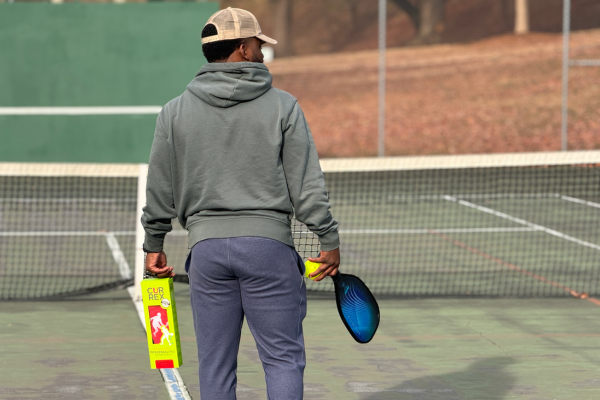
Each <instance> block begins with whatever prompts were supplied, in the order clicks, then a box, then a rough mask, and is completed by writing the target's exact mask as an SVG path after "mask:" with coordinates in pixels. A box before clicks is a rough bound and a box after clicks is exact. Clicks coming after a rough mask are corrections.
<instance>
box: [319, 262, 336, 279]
mask: <svg viewBox="0 0 600 400" xmlns="http://www.w3.org/2000/svg"><path fill="white" fill-rule="evenodd" d="M337 268H338V267H337V266H335V265H328V266H327V268H325V269H324V270H323V272H322V273H321V275H319V276H318V277H317V278H315V281H316V282H319V281H322V280H323V279H325V278H327V277H328V276H329V275H332V273H333V272H334V271H336V270H337Z"/></svg>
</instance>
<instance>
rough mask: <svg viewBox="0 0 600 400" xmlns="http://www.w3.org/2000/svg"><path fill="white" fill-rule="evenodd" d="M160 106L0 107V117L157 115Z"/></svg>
mask: <svg viewBox="0 0 600 400" xmlns="http://www.w3.org/2000/svg"><path fill="white" fill-rule="evenodd" d="M161 109H162V106H119V107H0V115H136V114H158V113H159V112H160V110H161Z"/></svg>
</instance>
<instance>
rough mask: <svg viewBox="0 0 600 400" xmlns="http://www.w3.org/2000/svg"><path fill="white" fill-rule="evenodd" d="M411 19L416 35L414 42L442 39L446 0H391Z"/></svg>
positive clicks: (432, 41)
mask: <svg viewBox="0 0 600 400" xmlns="http://www.w3.org/2000/svg"><path fill="white" fill-rule="evenodd" d="M392 1H393V2H394V4H396V5H397V6H398V7H400V8H401V9H402V10H404V12H405V13H406V14H407V15H408V17H409V18H410V20H411V21H412V23H413V25H414V27H415V31H416V32H417V35H416V37H415V38H414V39H413V41H412V42H413V43H414V44H427V43H437V42H440V41H442V39H443V37H442V33H443V32H444V4H445V2H446V0H392Z"/></svg>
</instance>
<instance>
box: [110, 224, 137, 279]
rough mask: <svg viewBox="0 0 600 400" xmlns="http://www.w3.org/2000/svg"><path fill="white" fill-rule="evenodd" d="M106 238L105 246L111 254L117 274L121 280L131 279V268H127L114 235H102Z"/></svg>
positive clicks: (127, 265) (125, 260) (123, 255)
mask: <svg viewBox="0 0 600 400" xmlns="http://www.w3.org/2000/svg"><path fill="white" fill-rule="evenodd" d="M104 237H105V238H106V244H107V245H108V248H109V249H110V252H111V253H112V256H113V259H114V260H115V263H116V264H117V267H119V273H120V274H121V277H123V279H131V278H132V277H133V273H132V272H131V268H130V267H129V263H128V262H127V259H126V258H125V254H123V250H121V246H119V241H118V240H117V238H116V237H115V235H114V233H112V232H109V233H106V234H104Z"/></svg>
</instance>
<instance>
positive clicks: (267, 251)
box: [187, 237, 306, 400]
mask: <svg viewBox="0 0 600 400" xmlns="http://www.w3.org/2000/svg"><path fill="white" fill-rule="evenodd" d="M303 268H304V267H303V264H302V259H301V258H300V256H299V255H298V253H297V252H296V250H295V249H293V248H291V247H289V246H287V245H285V244H283V243H281V242H278V241H276V240H272V239H267V238H262V237H237V238H227V239H209V240H203V241H201V242H198V243H197V244H196V245H195V246H194V247H193V248H192V252H191V254H190V258H189V265H188V266H187V269H188V274H189V278H190V294H191V303H192V312H193V314H194V327H195V330H196V342H197V344H198V360H199V361H200V368H199V375H200V397H201V399H202V400H235V399H236V395H235V389H236V383H237V378H236V369H237V356H238V350H239V345H240V335H241V329H242V322H243V320H244V316H245V317H246V320H247V323H248V327H249V328H250V331H251V332H252V335H253V336H254V339H255V341H256V347H257V348H258V354H259V356H260V359H261V361H262V365H263V369H264V371H265V378H266V382H267V398H268V399H269V400H300V399H302V396H303V374H304V366H305V364H306V360H305V355H304V337H303V335H302V320H303V319H304V317H305V316H306V286H305V284H304V279H303V278H302V275H303Z"/></svg>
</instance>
